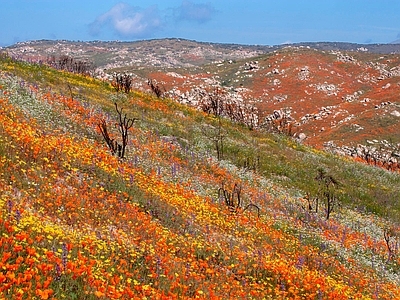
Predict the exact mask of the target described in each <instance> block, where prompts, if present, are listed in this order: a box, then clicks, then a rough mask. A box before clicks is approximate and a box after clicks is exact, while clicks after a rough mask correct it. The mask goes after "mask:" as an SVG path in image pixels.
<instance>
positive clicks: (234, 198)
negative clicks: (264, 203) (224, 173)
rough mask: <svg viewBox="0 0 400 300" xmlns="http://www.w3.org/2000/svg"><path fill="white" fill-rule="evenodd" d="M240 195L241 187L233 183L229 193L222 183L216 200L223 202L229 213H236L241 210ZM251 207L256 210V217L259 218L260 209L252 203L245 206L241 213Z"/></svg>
mask: <svg viewBox="0 0 400 300" xmlns="http://www.w3.org/2000/svg"><path fill="white" fill-rule="evenodd" d="M241 193H242V186H241V185H239V184H237V183H235V184H234V186H233V188H232V190H231V191H229V190H228V189H227V188H226V187H225V183H224V182H223V183H222V184H221V187H220V188H219V189H218V198H219V199H223V200H224V202H225V204H226V206H227V207H228V209H229V211H230V212H232V213H238V212H239V210H241V205H242V198H241ZM251 207H253V208H255V209H256V210H257V216H258V217H260V208H259V207H258V206H257V205H255V204H253V203H249V204H247V205H246V206H245V207H244V208H243V210H242V212H245V211H246V210H248V209H249V208H251Z"/></svg>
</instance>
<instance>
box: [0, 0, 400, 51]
mask: <svg viewBox="0 0 400 300" xmlns="http://www.w3.org/2000/svg"><path fill="white" fill-rule="evenodd" d="M159 38H183V39H190V40H196V41H201V42H215V43H235V44H247V45H280V44H285V43H298V42H326V41H328V42H352V43H359V44H369V43H390V42H393V41H396V40H399V39H400V0H214V1H207V0H162V1H156V0H137V1H130V0H126V1H118V0H117V1H111V0H96V1H92V0H0V47H5V46H9V45H12V44H15V43H17V42H24V41H30V40H42V39H46V40H73V41H93V40H101V41H114V40H119V41H136V40H146V39H159Z"/></svg>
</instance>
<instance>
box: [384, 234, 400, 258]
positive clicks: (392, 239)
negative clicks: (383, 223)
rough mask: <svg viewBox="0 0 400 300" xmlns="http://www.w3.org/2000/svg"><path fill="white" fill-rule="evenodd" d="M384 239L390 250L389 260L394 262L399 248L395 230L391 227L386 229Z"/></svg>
mask: <svg viewBox="0 0 400 300" xmlns="http://www.w3.org/2000/svg"><path fill="white" fill-rule="evenodd" d="M383 238H384V240H385V243H386V247H387V250H388V260H392V259H393V258H394V256H395V255H396V249H397V248H398V244H397V243H398V242H397V241H396V232H395V229H394V228H391V227H385V228H384V229H383Z"/></svg>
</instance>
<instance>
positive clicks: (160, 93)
mask: <svg viewBox="0 0 400 300" xmlns="http://www.w3.org/2000/svg"><path fill="white" fill-rule="evenodd" d="M147 85H148V86H149V87H150V89H151V91H152V92H153V93H154V94H155V95H156V96H157V98H162V96H163V95H164V93H165V88H164V87H161V86H160V85H159V84H157V82H155V81H154V80H153V79H148V80H147Z"/></svg>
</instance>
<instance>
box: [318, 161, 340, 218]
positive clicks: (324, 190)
mask: <svg viewBox="0 0 400 300" xmlns="http://www.w3.org/2000/svg"><path fill="white" fill-rule="evenodd" d="M315 180H317V181H318V184H319V186H320V188H319V193H318V194H319V195H318V196H317V197H321V198H323V199H324V200H325V210H326V219H327V220H328V219H329V217H330V214H331V213H332V211H333V209H334V208H335V206H336V205H337V204H338V200H339V199H338V197H337V195H336V191H335V190H336V188H337V187H338V186H339V182H338V181H337V180H336V179H335V178H334V177H332V176H331V175H328V174H327V173H326V171H325V170H324V169H322V168H319V169H318V174H317V176H316V177H315ZM316 201H317V203H318V200H316ZM317 210H318V208H317Z"/></svg>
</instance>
